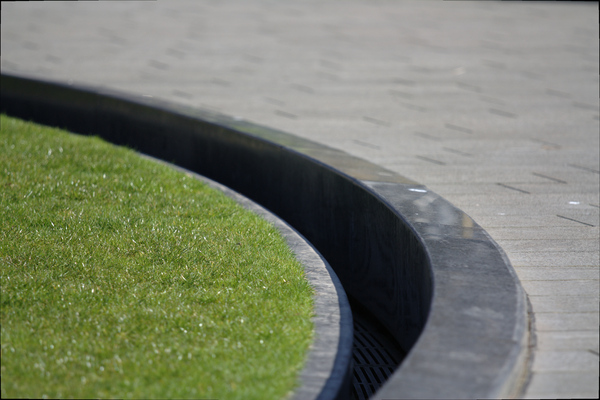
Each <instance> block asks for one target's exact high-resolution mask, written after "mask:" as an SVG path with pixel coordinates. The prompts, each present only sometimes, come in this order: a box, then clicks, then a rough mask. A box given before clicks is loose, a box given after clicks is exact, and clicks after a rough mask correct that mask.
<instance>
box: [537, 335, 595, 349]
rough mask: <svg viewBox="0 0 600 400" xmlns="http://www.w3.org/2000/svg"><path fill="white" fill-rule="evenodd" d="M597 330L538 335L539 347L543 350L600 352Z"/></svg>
mask: <svg viewBox="0 0 600 400" xmlns="http://www.w3.org/2000/svg"><path fill="white" fill-rule="evenodd" d="M598 338H599V334H598V331H597V330H587V331H576V330H569V331H548V332H539V333H537V347H538V348H539V349H542V350H582V351H588V350H592V351H596V352H598Z"/></svg>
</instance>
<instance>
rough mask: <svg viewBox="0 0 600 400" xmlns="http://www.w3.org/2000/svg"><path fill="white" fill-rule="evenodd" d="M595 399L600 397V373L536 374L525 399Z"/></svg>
mask: <svg viewBox="0 0 600 400" xmlns="http://www.w3.org/2000/svg"><path fill="white" fill-rule="evenodd" d="M563 396H566V397H570V398H595V397H597V396H598V373H594V372H566V373H565V372H560V373H557V372H536V373H535V374H533V376H532V378H531V381H530V383H529V387H528V390H527V396H526V397H525V398H529V399H533V398H557V397H559V398H560V397H563Z"/></svg>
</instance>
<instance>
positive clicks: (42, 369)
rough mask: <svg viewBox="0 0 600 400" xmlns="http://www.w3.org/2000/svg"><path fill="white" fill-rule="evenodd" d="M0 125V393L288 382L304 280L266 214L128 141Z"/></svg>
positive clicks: (231, 388) (266, 393)
mask: <svg viewBox="0 0 600 400" xmlns="http://www.w3.org/2000/svg"><path fill="white" fill-rule="evenodd" d="M0 123H1V134H0V187H1V189H0V224H1V225H0V226H1V230H0V266H1V276H0V279H1V286H2V311H1V316H2V328H1V329H2V361H1V369H2V388H1V394H2V397H3V398H6V397H34V398H36V397H76V398H86V397H87V398H89V397H100V398H115V397H120V398H220V399H230V398H231V399H234V398H240V399H251V398H257V399H268V398H282V397H284V396H285V395H286V394H287V393H289V392H290V391H291V390H293V388H294V387H295V385H296V384H297V375H298V372H299V371H300V369H301V368H302V366H303V363H304V357H305V355H306V351H307V349H308V347H309V345H310V343H311V341H312V336H313V325H312V322H311V316H312V312H313V311H312V310H313V308H312V293H313V292H312V288H311V287H310V285H309V284H308V282H307V281H306V279H305V277H304V272H303V269H302V267H301V266H300V265H299V264H298V262H297V261H296V260H295V258H294V257H293V255H292V254H291V252H290V250H289V248H288V247H287V246H286V244H285V241H284V240H283V239H282V238H281V236H280V235H279V233H278V231H277V230H276V229H275V228H274V227H273V226H271V225H270V224H269V223H267V222H266V221H264V220H262V219H261V218H259V217H258V216H256V215H254V214H252V213H250V212H248V211H246V210H244V209H243V208H241V207H240V206H239V205H237V204H236V203H235V202H234V201H232V200H231V199H229V198H228V197H226V196H224V195H222V194H221V193H219V192H216V191H214V190H212V189H209V188H208V187H207V186H206V185H204V184H202V183H201V182H199V181H198V180H196V179H194V178H192V177H190V176H187V175H186V174H183V173H181V172H177V171H175V170H174V169H172V168H170V167H168V166H165V165H161V164H158V163H154V162H152V161H149V160H147V159H144V158H142V157H139V156H138V155H137V154H136V153H134V152H133V151H131V150H128V149H125V148H122V147H117V146H114V145H110V144H107V143H105V142H103V141H102V140H100V139H98V138H90V137H82V136H79V135H74V134H69V133H67V132H64V131H61V130H58V129H51V128H47V127H42V126H39V125H35V124H32V123H28V122H24V121H21V120H17V119H13V118H9V117H7V116H5V115H2V116H1V121H0Z"/></svg>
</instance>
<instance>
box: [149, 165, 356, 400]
mask: <svg viewBox="0 0 600 400" xmlns="http://www.w3.org/2000/svg"><path fill="white" fill-rule="evenodd" d="M142 156H143V157H146V158H149V159H151V160H153V161H155V162H159V163H164V164H166V165H169V166H170V167H172V168H174V169H177V170H179V171H181V172H183V173H186V174H188V175H190V176H193V177H194V178H196V179H198V180H200V181H202V182H204V183H205V184H207V185H208V186H210V187H211V188H213V189H216V190H218V191H220V192H222V193H224V194H225V195H226V196H227V197H230V198H232V199H233V200H235V201H236V202H237V203H238V204H240V205H241V206H242V207H244V208H245V209H247V210H249V211H252V212H253V213H255V214H257V215H259V216H260V217H262V218H263V219H265V220H266V221H268V222H270V223H271V224H272V225H273V226H275V228H277V230H278V231H279V232H280V234H281V235H282V236H283V238H284V239H285V241H286V243H287V245H288V247H289V248H290V249H291V250H292V252H293V253H294V255H295V256H296V259H297V260H298V261H299V262H300V263H301V264H302V266H303V268H304V273H305V276H306V278H307V279H308V281H309V283H310V285H311V286H312V287H313V289H314V291H315V293H314V297H313V302H314V316H313V318H312V320H313V324H314V327H315V332H314V334H315V336H314V340H313V342H312V344H311V346H310V349H309V351H308V354H307V356H306V361H305V365H304V368H303V369H302V371H301V372H300V375H299V382H300V385H299V386H298V387H297V388H295V389H294V391H293V393H292V397H291V398H292V399H297V400H310V399H335V398H339V399H342V398H349V396H348V395H347V393H345V392H344V390H343V388H344V387H345V386H346V385H347V384H348V381H349V379H350V375H351V368H350V367H351V359H352V340H353V333H352V332H353V327H352V310H351V309H350V303H349V302H348V298H347V296H346V293H345V292H344V288H343V287H342V284H341V282H340V280H339V279H338V277H337V275H336V274H335V272H334V271H333V269H332V268H331V266H330V265H329V263H327V261H326V260H325V259H324V258H323V256H322V255H321V254H320V253H319V252H318V251H317V250H316V249H315V248H314V246H312V245H311V244H310V242H309V241H308V240H306V238H305V237H304V236H302V235H301V234H300V233H299V232H298V231H296V230H295V229H294V228H293V227H291V226H290V225H289V224H287V223H286V222H285V221H283V220H282V219H281V218H279V217H278V216H277V215H275V214H273V213H272V212H270V211H269V210H267V209H266V208H264V207H262V206H261V205H260V204H257V203H255V202H254V201H252V200H250V199H249V198H247V197H246V196H244V195H242V194H240V193H238V192H236V191H235V190H233V189H231V188H229V187H227V186H225V185H222V184H220V183H219V182H216V181H214V180H212V179H209V178H207V177H205V176H202V175H200V174H197V173H195V172H193V171H190V170H187V169H185V168H181V167H178V166H177V165H174V164H170V163H167V162H165V161H163V160H160V159H158V158H154V157H151V156H148V155H144V154H142Z"/></svg>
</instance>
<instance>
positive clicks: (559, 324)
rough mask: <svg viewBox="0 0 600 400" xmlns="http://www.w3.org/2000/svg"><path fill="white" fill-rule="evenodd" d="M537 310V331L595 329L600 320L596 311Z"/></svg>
mask: <svg viewBox="0 0 600 400" xmlns="http://www.w3.org/2000/svg"><path fill="white" fill-rule="evenodd" d="M534 312H535V329H536V330H537V331H572V330H575V331H579V330H589V331H594V330H596V329H597V328H598V326H599V324H600V321H599V319H598V311H596V312H585V313H582V312H579V313H576V312H562V313H561V312H536V311H535V308H534Z"/></svg>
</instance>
